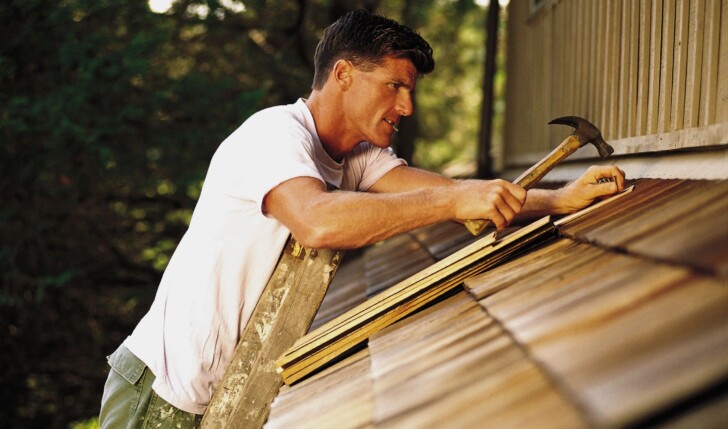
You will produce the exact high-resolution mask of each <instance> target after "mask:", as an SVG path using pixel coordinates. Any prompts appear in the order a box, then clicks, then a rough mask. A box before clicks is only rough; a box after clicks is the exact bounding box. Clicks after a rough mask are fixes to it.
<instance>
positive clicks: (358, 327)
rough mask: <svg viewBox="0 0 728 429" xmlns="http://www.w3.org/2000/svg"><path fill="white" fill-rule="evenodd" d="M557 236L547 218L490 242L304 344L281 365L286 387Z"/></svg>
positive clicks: (412, 280)
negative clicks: (473, 278)
mask: <svg viewBox="0 0 728 429" xmlns="http://www.w3.org/2000/svg"><path fill="white" fill-rule="evenodd" d="M552 232H553V225H552V224H551V223H550V219H549V218H548V217H546V218H543V219H541V220H539V221H537V222H534V223H533V224H531V225H529V226H527V227H524V228H523V229H521V230H519V231H518V232H516V233H513V234H511V235H509V236H506V237H504V238H502V239H500V240H498V241H496V242H494V241H493V237H486V238H484V239H481V240H479V241H476V242H475V243H473V244H472V245H470V246H468V247H466V248H464V249H462V250H460V251H458V252H457V253H455V254H453V255H451V256H449V257H447V258H445V259H443V260H442V261H439V262H437V263H435V264H434V265H432V266H431V267H429V268H427V269H426V270H424V271H422V272H421V273H418V274H417V275H415V276H412V277H411V278H410V279H407V280H405V281H403V282H401V283H400V284H398V285H395V286H394V287H392V288H390V289H389V290H387V291H385V292H383V293H382V294H380V295H378V296H375V297H374V298H373V299H371V300H369V301H367V302H365V303H364V304H362V305H360V306H358V307H356V308H354V309H352V310H350V311H349V312H347V313H345V314H343V315H342V316H339V317H338V318H336V319H334V320H332V321H331V322H329V323H328V324H327V325H325V326H322V327H320V328H319V329H317V330H315V331H313V332H311V333H309V334H308V335H306V337H304V338H301V339H300V340H299V341H297V342H296V344H295V345H294V346H293V347H292V348H291V349H289V350H288V351H287V352H286V354H285V355H283V356H281V358H280V359H279V360H278V361H277V363H276V365H277V367H278V370H279V372H281V373H282V375H283V379H284V381H285V382H286V383H293V382H295V381H297V380H298V379H300V378H302V377H304V376H306V375H308V374H310V373H311V372H313V371H315V370H317V369H318V368H321V367H322V366H323V365H325V364H326V363H328V362H330V361H331V360H333V359H334V358H336V357H337V356H340V355H342V354H343V353H345V352H346V351H348V350H349V349H350V348H351V347H353V346H355V345H356V344H359V343H361V342H362V341H364V340H366V339H367V338H368V337H369V336H370V335H372V334H373V333H375V332H378V331H379V330H381V329H383V328H385V327H387V326H389V325H391V324H392V323H394V322H396V321H397V320H400V319H402V318H403V317H405V316H406V315H408V314H410V313H412V312H414V311H415V310H417V309H418V308H420V307H421V306H423V305H425V304H426V303H427V302H430V301H431V300H432V299H434V298H436V297H438V296H440V295H442V294H443V293H445V292H447V291H449V290H451V289H452V288H454V287H456V286H458V285H459V284H460V283H461V282H462V280H463V279H464V278H466V277H468V276H470V275H472V274H474V273H477V272H478V271H479V270H485V269H488V268H490V266H492V265H493V264H497V263H500V262H501V261H502V260H503V259H504V258H508V257H510V256H511V255H512V254H514V253H516V252H518V251H519V250H520V249H522V248H523V246H529V245H532V241H536V240H541V239H542V237H547V236H549V235H550V234H551V233H552Z"/></svg>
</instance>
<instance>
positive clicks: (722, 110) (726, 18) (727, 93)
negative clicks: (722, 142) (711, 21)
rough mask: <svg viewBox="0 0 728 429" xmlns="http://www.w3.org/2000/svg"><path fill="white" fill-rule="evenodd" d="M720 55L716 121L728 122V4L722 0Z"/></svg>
mask: <svg viewBox="0 0 728 429" xmlns="http://www.w3.org/2000/svg"><path fill="white" fill-rule="evenodd" d="M719 27H720V42H719V45H720V55H719V56H718V81H717V84H718V87H717V100H716V109H715V110H716V111H715V123H720V122H728V79H727V78H726V76H728V5H726V4H725V1H723V2H721V11H720V24H719Z"/></svg>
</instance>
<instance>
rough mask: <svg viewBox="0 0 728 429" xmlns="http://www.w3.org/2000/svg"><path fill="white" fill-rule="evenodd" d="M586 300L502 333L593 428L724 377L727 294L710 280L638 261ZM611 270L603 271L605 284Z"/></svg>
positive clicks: (654, 408) (639, 414)
mask: <svg viewBox="0 0 728 429" xmlns="http://www.w3.org/2000/svg"><path fill="white" fill-rule="evenodd" d="M642 265H643V266H642V268H641V269H637V270H635V271H633V274H634V275H635V276H636V277H635V278H634V279H633V280H629V279H628V278H626V279H625V280H626V281H625V282H623V283H621V284H619V283H616V282H611V281H610V283H612V287H600V289H601V293H595V294H593V295H592V296H591V299H587V298H584V299H582V300H581V301H580V302H578V303H577V302H576V301H573V300H572V302H571V303H570V305H566V301H565V302H564V303H563V304H564V305H562V306H561V307H560V310H559V311H556V309H554V311H553V312H551V313H549V317H548V318H547V317H546V316H544V317H542V318H534V319H532V322H531V323H529V324H528V325H522V326H520V327H515V324H516V321H514V323H513V324H511V323H510V322H506V326H507V327H508V328H509V330H510V331H511V332H513V333H514V334H515V335H516V337H517V338H519V340H521V341H524V342H525V343H526V344H527V345H528V347H529V348H530V349H531V350H532V352H533V353H534V356H535V358H536V359H539V360H540V361H541V362H543V363H544V364H545V365H546V366H547V367H548V368H549V370H550V371H552V372H553V373H555V374H558V377H559V379H560V380H561V382H562V383H564V385H565V386H567V388H568V389H569V390H570V391H571V392H573V395H574V396H576V397H579V398H580V400H581V402H582V403H583V404H585V405H586V407H587V409H588V410H589V411H590V414H591V415H592V416H594V420H595V421H596V422H597V423H598V426H600V427H602V426H603V427H624V426H627V425H629V424H630V423H634V422H636V421H639V420H640V419H643V418H645V417H646V416H649V415H652V414H653V413H655V412H658V411H660V410H663V409H665V407H668V406H670V405H671V404H673V403H675V402H676V401H680V400H681V399H683V398H689V397H690V396H691V395H692V394H695V393H696V392H700V391H702V390H704V389H706V388H708V387H709V386H711V385H712V383H714V382H715V380H720V379H722V378H723V377H725V376H726V374H728V328H726V326H725V323H724V322H725V309H726V308H728V289H726V288H725V287H724V286H723V285H722V284H721V283H720V282H717V281H715V280H713V279H708V278H700V277H695V276H691V275H689V274H687V272H685V271H682V272H681V273H682V277H681V275H680V274H681V273H679V272H678V271H680V270H672V269H669V268H667V267H664V266H663V267H653V269H649V268H648V267H647V266H645V264H642ZM612 273H613V271H612V270H609V269H608V268H606V269H604V270H603V271H602V275H603V276H605V278H607V279H609V280H611V275H612Z"/></svg>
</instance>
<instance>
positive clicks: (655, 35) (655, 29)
mask: <svg viewBox="0 0 728 429" xmlns="http://www.w3.org/2000/svg"><path fill="white" fill-rule="evenodd" d="M662 7H663V0H653V1H652V8H651V10H650V16H651V21H652V22H651V25H650V73H649V85H650V90H649V94H648V97H649V98H648V100H647V131H646V133H645V134H655V133H657V131H658V130H659V126H658V123H659V122H658V118H659V115H658V113H659V110H660V109H659V106H660V71H661V69H662V25H663V24H662V16H663V11H662Z"/></svg>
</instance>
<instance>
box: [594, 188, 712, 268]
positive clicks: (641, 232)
mask: <svg viewBox="0 0 728 429" xmlns="http://www.w3.org/2000/svg"><path fill="white" fill-rule="evenodd" d="M678 195H679V199H680V204H674V201H675V199H676V196H678ZM717 198H724V187H723V188H721V187H719V186H716V187H711V186H707V183H706V182H702V181H689V182H685V183H683V184H681V185H680V186H679V187H677V188H675V191H674V192H672V193H669V194H668V195H667V198H655V199H653V200H651V201H650V203H648V204H645V205H644V206H643V207H642V209H643V210H642V211H641V212H640V213H636V214H634V215H633V216H632V217H631V218H630V219H626V220H625V221H624V222H622V223H621V224H619V225H615V224H612V227H611V228H610V229H607V228H605V226H606V225H602V226H600V227H598V228H595V229H593V230H591V231H589V232H587V233H585V234H583V235H582V237H583V238H585V239H586V240H589V241H591V242H598V243H601V244H603V245H608V246H616V247H620V248H629V246H630V244H631V243H632V242H634V241H635V240H639V239H640V238H641V237H646V236H649V235H651V234H654V233H655V232H657V231H661V230H663V229H665V228H667V229H669V230H672V231H674V232H675V233H678V232H679V231H676V230H675V229H674V225H675V224H676V222H678V221H680V220H682V219H683V218H684V217H690V216H694V213H696V212H697V211H700V210H702V209H703V208H704V207H705V206H707V205H708V204H710V203H712V202H713V201H715V200H716V199H717ZM650 256H653V257H654V256H656V254H650ZM678 262H679V261H678Z"/></svg>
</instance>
